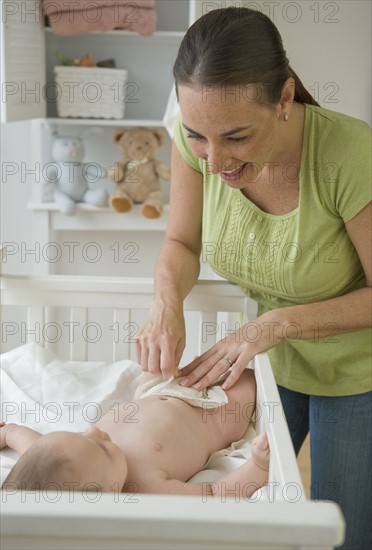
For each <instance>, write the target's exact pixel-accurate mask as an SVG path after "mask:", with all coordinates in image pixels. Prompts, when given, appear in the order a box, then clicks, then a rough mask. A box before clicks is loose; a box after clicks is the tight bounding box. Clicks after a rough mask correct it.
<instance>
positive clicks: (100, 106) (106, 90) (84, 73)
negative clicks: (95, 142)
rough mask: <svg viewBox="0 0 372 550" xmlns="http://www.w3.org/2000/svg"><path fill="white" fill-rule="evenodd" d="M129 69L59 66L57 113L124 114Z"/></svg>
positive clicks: (56, 68) (69, 115) (82, 115)
mask: <svg viewBox="0 0 372 550" xmlns="http://www.w3.org/2000/svg"><path fill="white" fill-rule="evenodd" d="M127 74H128V73H127V71H125V70H123V69H106V68H99V67H69V66H64V65H61V66H59V65H57V66H56V67H54V75H55V80H56V85H57V112H58V116H60V117H76V118H116V119H121V118H123V117H124V107H125V83H126V80H127Z"/></svg>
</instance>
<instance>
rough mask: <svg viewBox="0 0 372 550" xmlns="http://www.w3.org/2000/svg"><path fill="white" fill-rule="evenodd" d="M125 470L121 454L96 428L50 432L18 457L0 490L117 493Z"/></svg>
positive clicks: (122, 483) (121, 486)
mask: <svg viewBox="0 0 372 550" xmlns="http://www.w3.org/2000/svg"><path fill="white" fill-rule="evenodd" d="M127 470H128V469H127V463H126V460H125V456H124V454H123V453H122V451H121V450H120V449H119V447H118V446H117V445H116V444H115V443H113V442H112V441H111V439H110V437H109V436H108V434H106V433H105V432H103V431H101V430H99V429H98V428H96V427H92V428H89V429H88V430H86V431H85V432H84V433H72V432H52V433H49V434H46V435H43V436H41V437H40V438H39V439H38V440H37V441H36V443H34V444H33V445H32V446H31V447H30V448H29V449H28V450H27V451H26V452H25V453H24V454H23V455H22V456H21V457H20V459H19V460H18V462H17V463H16V465H15V466H14V467H13V469H12V470H11V472H10V474H9V475H8V477H7V478H6V480H5V481H4V483H3V485H2V489H3V490H9V491H13V490H51V491H53V490H59V491H79V490H84V491H97V490H100V491H102V492H120V491H121V490H122V488H123V486H124V483H125V480H126V476H127Z"/></svg>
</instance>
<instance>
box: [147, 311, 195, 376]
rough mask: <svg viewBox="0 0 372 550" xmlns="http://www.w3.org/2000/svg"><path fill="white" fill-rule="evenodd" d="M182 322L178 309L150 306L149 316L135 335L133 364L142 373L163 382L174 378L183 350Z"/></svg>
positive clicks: (183, 322) (183, 334)
mask: <svg viewBox="0 0 372 550" xmlns="http://www.w3.org/2000/svg"><path fill="white" fill-rule="evenodd" d="M185 342H186V337H185V319H184V315H183V308H182V305H181V306H178V307H176V306H175V307H173V306H170V305H166V304H164V303H161V304H159V303H157V302H154V303H153V304H152V307H151V311H150V316H149V318H148V319H147V320H146V321H145V323H144V324H143V325H142V327H141V328H140V330H139V332H138V335H137V342H136V353H137V361H138V363H140V365H141V367H142V370H143V371H148V372H151V373H152V374H157V375H159V376H161V377H162V378H164V379H167V378H170V377H171V376H178V365H179V362H180V360H181V357H182V353H183V350H184V348H185Z"/></svg>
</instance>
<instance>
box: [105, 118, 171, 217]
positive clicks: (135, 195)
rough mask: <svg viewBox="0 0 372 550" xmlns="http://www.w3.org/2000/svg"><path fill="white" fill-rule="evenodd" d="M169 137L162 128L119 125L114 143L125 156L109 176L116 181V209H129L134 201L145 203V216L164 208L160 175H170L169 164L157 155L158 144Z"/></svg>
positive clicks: (113, 200) (114, 202) (114, 201)
mask: <svg viewBox="0 0 372 550" xmlns="http://www.w3.org/2000/svg"><path fill="white" fill-rule="evenodd" d="M165 140H166V136H165V134H164V133H163V132H162V130H160V129H149V128H144V127H134V128H128V129H124V128H121V129H118V130H116V131H115V133H114V143H116V144H117V146H118V147H119V149H120V150H121V151H122V153H123V157H124V160H123V161H118V162H115V163H114V164H113V165H112V166H111V167H110V168H109V170H108V177H109V178H110V179H111V180H112V181H114V182H115V183H116V190H115V193H114V194H113V195H112V196H111V197H110V204H111V206H112V208H113V209H114V210H116V211H117V212H129V211H130V210H131V209H132V207H133V204H143V206H142V214H143V215H144V216H145V217H146V218H158V217H159V216H161V214H162V211H163V200H162V194H161V188H160V178H163V179H165V180H169V179H170V169H169V167H168V166H167V165H166V164H164V163H163V162H160V161H159V160H157V159H156V154H157V152H158V150H159V148H160V147H161V146H162V145H163V144H164V142H165Z"/></svg>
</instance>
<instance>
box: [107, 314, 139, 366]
mask: <svg viewBox="0 0 372 550" xmlns="http://www.w3.org/2000/svg"><path fill="white" fill-rule="evenodd" d="M110 328H112V332H113V360H114V361H120V360H121V359H130V358H131V347H132V345H133V342H132V340H133V338H134V337H135V336H134V333H135V332H136V328H137V327H136V326H135V325H134V323H132V322H131V312H130V310H129V309H115V310H114V324H113V326H112V327H110Z"/></svg>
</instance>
